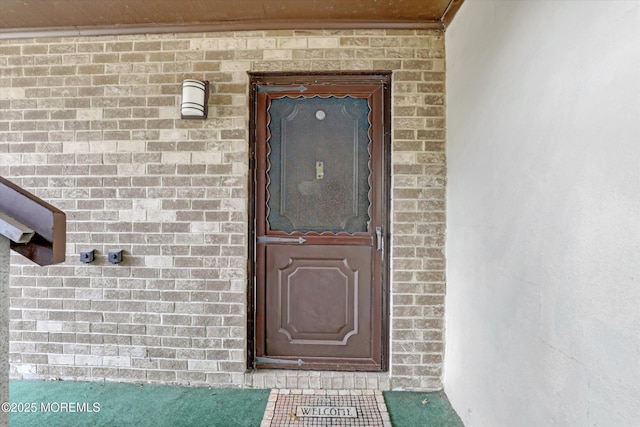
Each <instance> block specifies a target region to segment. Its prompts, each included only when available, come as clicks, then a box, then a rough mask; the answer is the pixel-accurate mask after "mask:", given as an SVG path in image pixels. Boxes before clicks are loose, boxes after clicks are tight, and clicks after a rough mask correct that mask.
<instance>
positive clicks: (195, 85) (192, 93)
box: [181, 79, 209, 120]
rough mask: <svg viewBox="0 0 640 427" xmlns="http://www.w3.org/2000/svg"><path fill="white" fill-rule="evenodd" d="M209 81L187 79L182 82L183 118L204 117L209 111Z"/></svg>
mask: <svg viewBox="0 0 640 427" xmlns="http://www.w3.org/2000/svg"><path fill="white" fill-rule="evenodd" d="M208 103H209V82H208V81H204V82H202V81H200V80H192V79H187V80H185V81H183V82H182V108H181V117H182V118H183V119H203V120H204V119H206V118H207V114H208V113H209V106H208Z"/></svg>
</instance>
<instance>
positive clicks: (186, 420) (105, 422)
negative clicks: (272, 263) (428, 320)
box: [3, 380, 463, 427]
mask: <svg viewBox="0 0 640 427" xmlns="http://www.w3.org/2000/svg"><path fill="white" fill-rule="evenodd" d="M269 393H270V390H268V389H267V390H252V389H244V390H238V389H210V388H195V387H177V386H159V385H144V386H143V385H136V384H124V383H98V382H72V381H33V380H13V381H10V382H9V399H10V405H11V409H12V411H13V412H12V413H11V414H10V418H9V419H10V421H9V426H10V427H35V426H47V427H62V426H64V427H82V426H115V427H126V426H137V427H138V426H139V427H145V426H153V427H164V426H167V427H181V426H184V427H199V426H207V427H259V426H260V422H261V421H262V417H263V415H264V410H265V408H266V406H267V400H268V398H269ZM383 395H384V399H385V402H386V404H387V409H388V411H389V416H390V417H391V422H392V424H393V426H394V427H463V424H462V422H461V421H460V418H459V417H458V415H457V414H456V413H455V411H454V410H453V409H452V408H451V405H450V404H449V401H448V400H447V397H446V395H445V394H444V392H433V393H420V392H403V391H387V392H384V393H383ZM3 409H5V407H4V406H3ZM16 411H19V412H16Z"/></svg>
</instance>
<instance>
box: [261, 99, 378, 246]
mask: <svg viewBox="0 0 640 427" xmlns="http://www.w3.org/2000/svg"><path fill="white" fill-rule="evenodd" d="M268 115H269V133H270V137H269V140H268V144H269V148H270V153H269V155H268V166H269V170H268V172H267V173H268V185H267V191H268V192H269V199H268V202H267V204H268V212H269V213H268V217H267V221H268V223H269V228H270V229H271V230H280V231H286V232H288V233H291V232H293V231H300V232H309V231H315V232H318V233H323V232H331V233H340V232H347V233H354V232H358V231H360V232H366V231H367V223H368V222H369V213H368V210H369V198H368V196H369V188H370V187H369V174H370V171H369V166H368V165H369V150H368V148H369V136H368V131H369V121H368V117H369V105H368V104H367V100H366V99H363V98H353V97H350V96H347V97H342V98H338V97H335V96H332V97H328V98H321V97H318V96H316V97H313V98H305V97H289V96H287V97H282V98H276V99H273V100H272V101H271V105H270V107H269V111H268Z"/></svg>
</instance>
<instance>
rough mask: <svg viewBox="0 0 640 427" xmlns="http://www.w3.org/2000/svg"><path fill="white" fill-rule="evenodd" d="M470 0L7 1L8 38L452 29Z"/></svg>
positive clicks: (2, 21)
mask: <svg viewBox="0 0 640 427" xmlns="http://www.w3.org/2000/svg"><path fill="white" fill-rule="evenodd" d="M463 1H464V0H0V39H2V38H4V39H7V38H29V37H49V36H91V35H109V34H112V35H114V34H141V33H175V32H205V31H241V30H276V29H277V30H280V29H282V30H291V29H309V30H311V29H361V28H395V29H439V30H443V31H444V30H445V29H446V27H447V25H448V24H449V23H450V22H451V20H452V19H453V16H454V15H455V13H456V12H457V10H458V9H459V8H460V6H461V5H462V2H463Z"/></svg>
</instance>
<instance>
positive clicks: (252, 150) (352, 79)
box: [247, 71, 391, 371]
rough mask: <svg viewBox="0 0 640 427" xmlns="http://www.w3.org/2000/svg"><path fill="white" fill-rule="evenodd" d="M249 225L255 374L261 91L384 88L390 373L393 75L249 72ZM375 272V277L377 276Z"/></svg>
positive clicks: (384, 336)
mask: <svg viewBox="0 0 640 427" xmlns="http://www.w3.org/2000/svg"><path fill="white" fill-rule="evenodd" d="M248 74H249V79H250V83H249V92H250V93H249V109H250V114H249V182H248V186H249V223H248V234H249V242H248V258H247V273H248V274H247V369H248V370H254V369H256V368H255V357H256V347H255V345H256V332H257V331H256V299H257V298H256V203H255V202H256V188H257V177H256V161H257V160H256V140H257V126H258V122H257V109H256V105H257V100H258V90H257V89H258V87H259V86H263V85H274V86H276V85H283V86H291V85H296V84H300V85H305V84H313V85H327V86H331V85H335V84H339V85H348V84H353V85H372V84H373V85H376V84H377V85H380V86H381V88H382V90H383V94H382V103H383V105H382V120H383V126H382V128H383V135H382V159H380V160H381V161H382V163H383V165H382V168H381V169H382V174H381V175H382V176H381V182H380V183H379V185H381V186H382V194H383V197H382V200H381V204H380V206H381V207H380V209H382V210H383V212H379V214H381V217H382V218H383V219H384V220H383V229H384V233H383V236H382V237H383V245H384V248H385V249H384V251H383V254H382V260H381V265H380V268H379V273H377V274H380V275H381V289H380V292H381V293H382V294H381V303H382V307H380V313H381V318H380V326H381V330H380V334H381V335H380V336H381V346H380V347H381V348H380V351H381V369H379V371H387V370H388V369H389V315H390V311H389V295H390V266H389V261H390V250H389V249H390V237H389V236H390V232H389V229H390V222H391V219H390V217H391V212H390V206H391V197H390V194H391V71H370V72H366V71H353V72H346V71H340V72H249V73H248ZM375 273H376V272H375V269H374V270H373V271H372V274H375Z"/></svg>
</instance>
